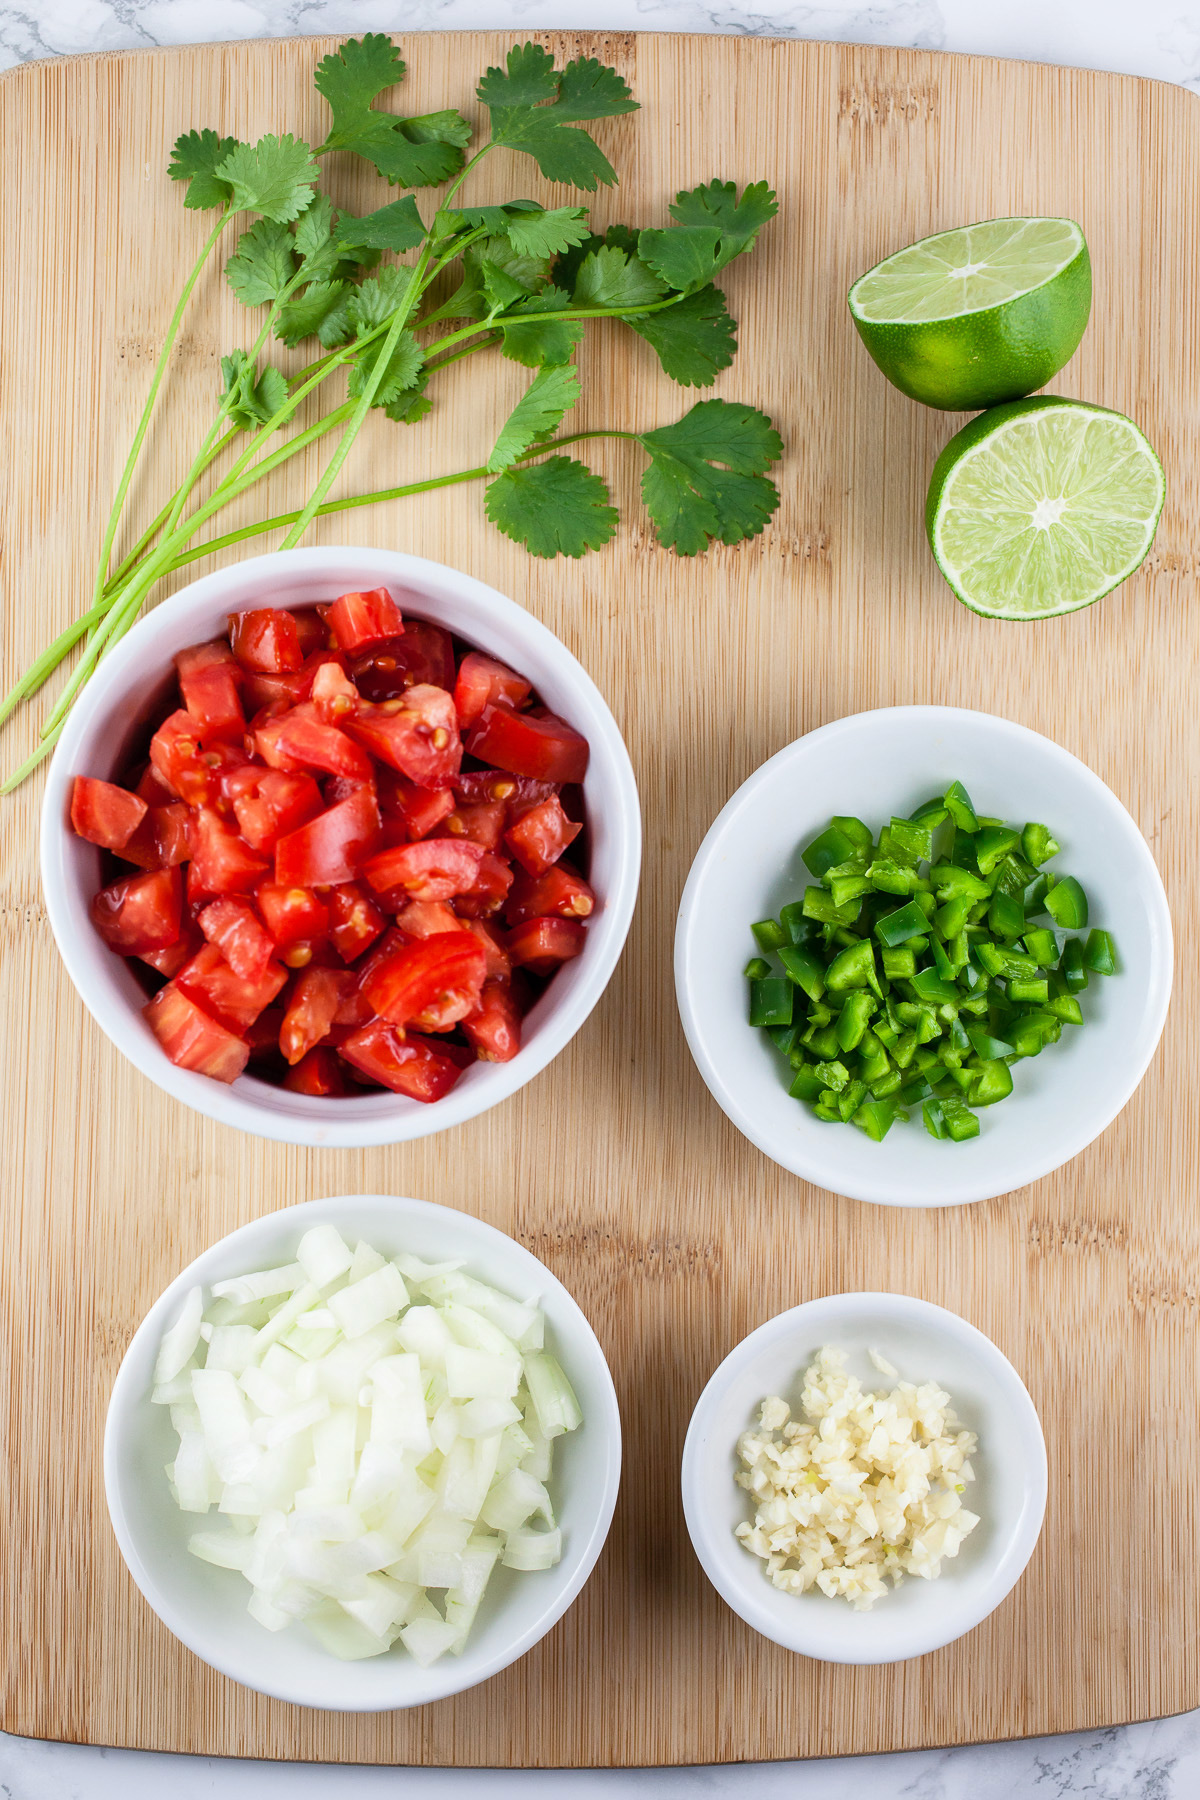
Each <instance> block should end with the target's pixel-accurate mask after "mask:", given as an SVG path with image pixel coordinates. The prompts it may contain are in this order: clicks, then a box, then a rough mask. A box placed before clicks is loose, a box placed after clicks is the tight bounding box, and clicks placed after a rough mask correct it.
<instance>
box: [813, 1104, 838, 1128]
mask: <svg viewBox="0 0 1200 1800" xmlns="http://www.w3.org/2000/svg"><path fill="white" fill-rule="evenodd" d="M813 1117H814V1119H820V1120H821V1122H822V1124H824V1125H840V1124H841V1122H842V1115H841V1114H840V1113H839V1112H838V1110H837V1108H836V1107H833V1106H822V1105H821V1104H820V1103H818V1104H817V1105H816V1106H814V1107H813Z"/></svg>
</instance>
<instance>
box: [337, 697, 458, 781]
mask: <svg viewBox="0 0 1200 1800" xmlns="http://www.w3.org/2000/svg"><path fill="white" fill-rule="evenodd" d="M346 730H347V731H348V732H349V734H350V736H351V737H352V738H354V739H355V740H356V742H357V743H359V744H364V745H365V746H366V748H367V749H368V750H369V751H370V752H371V755H372V756H376V757H378V758H379V760H380V762H382V763H386V764H387V765H388V767H389V768H391V769H398V770H399V772H400V773H401V775H407V776H408V778H409V780H410V781H415V782H416V783H417V784H418V785H419V786H420V787H425V788H446V787H449V786H450V783H451V782H452V781H453V779H454V777H455V775H457V773H458V770H459V765H460V764H461V762H462V742H461V740H460V738H459V735H458V717H457V714H456V713H455V711H454V702H453V700H452V699H451V698H450V696H449V694H448V693H447V692H446V691H445V689H444V688H439V687H432V686H431V685H430V684H429V683H428V682H421V683H418V685H417V686H416V687H411V688H409V690H408V692H407V693H406V694H405V696H404V698H403V700H387V701H385V702H384V704H383V705H382V706H375V707H371V706H365V705H364V706H362V707H360V709H359V711H358V712H357V713H355V714H353V715H347V718H346Z"/></svg>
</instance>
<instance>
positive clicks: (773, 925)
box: [750, 919, 788, 950]
mask: <svg viewBox="0 0 1200 1800" xmlns="http://www.w3.org/2000/svg"><path fill="white" fill-rule="evenodd" d="M750 929H751V931H752V932H753V933H754V941H755V943H756V944H757V945H758V947H759V949H760V950H778V949H779V946H780V945H781V944H786V943H787V941H788V934H787V932H786V931H785V929H784V927H783V926H782V925H781V924H780V923H779V920H778V919H760V920H759V921H758V923H757V924H756V925H752V926H751V927H750Z"/></svg>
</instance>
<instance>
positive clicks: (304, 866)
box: [275, 786, 379, 887]
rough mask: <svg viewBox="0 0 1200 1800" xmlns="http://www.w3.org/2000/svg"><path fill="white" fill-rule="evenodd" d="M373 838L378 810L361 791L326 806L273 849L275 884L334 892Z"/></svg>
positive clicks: (369, 790)
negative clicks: (335, 887)
mask: <svg viewBox="0 0 1200 1800" xmlns="http://www.w3.org/2000/svg"><path fill="white" fill-rule="evenodd" d="M378 836H379V805H378V802H377V801H376V799H375V790H374V788H373V787H370V786H366V787H361V788H359V789H358V791H357V792H356V793H353V794H351V795H350V797H349V799H347V800H342V801H340V802H339V803H338V805H336V806H331V807H330V808H329V810H328V812H324V813H322V814H321V815H320V817H319V818H316V819H313V820H312V821H311V822H310V823H309V824H307V825H302V826H301V827H300V829H299V831H292V832H289V833H288V835H287V836H286V837H281V838H280V840H279V842H278V843H277V844H276V846H275V880H276V882H277V883H278V884H279V885H280V886H282V887H334V886H335V885H336V884H337V883H338V882H339V881H353V880H354V879H355V877H356V876H357V874H358V872H359V869H360V868H361V866H362V864H363V862H364V860H365V858H366V857H367V856H368V855H369V853H370V852H371V850H372V849H373V848H374V846H375V840H376V839H377V837H378Z"/></svg>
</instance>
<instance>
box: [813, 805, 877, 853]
mask: <svg viewBox="0 0 1200 1800" xmlns="http://www.w3.org/2000/svg"><path fill="white" fill-rule="evenodd" d="M829 823H830V825H831V826H832V827H833V829H834V830H835V831H840V832H841V834H842V836H843V837H847V838H849V839H850V842H851V843H852V844H853V845H854V846H855V848H856V849H858V850H869V849H870V848H871V845H872V843H873V842H874V839H873V838H872V836H871V832H870V828H869V827H868V826H866V825H864V824H863V822H862V820H861V819H856V818H855V817H854V814H853V813H835V814H834V816H833V818H832V819H830V821H829ZM810 866H811V865H810Z"/></svg>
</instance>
